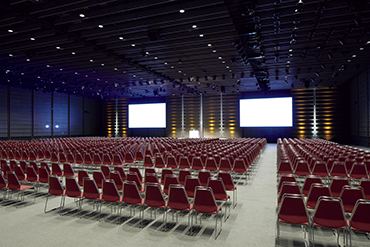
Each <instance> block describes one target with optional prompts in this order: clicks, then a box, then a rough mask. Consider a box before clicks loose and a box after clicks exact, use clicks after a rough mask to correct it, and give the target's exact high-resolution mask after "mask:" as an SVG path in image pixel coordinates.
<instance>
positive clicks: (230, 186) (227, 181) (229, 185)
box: [217, 171, 235, 191]
mask: <svg viewBox="0 0 370 247" xmlns="http://www.w3.org/2000/svg"><path fill="white" fill-rule="evenodd" d="M217 176H218V177H219V178H222V181H223V183H224V186H225V189H226V190H229V191H231V190H234V189H235V185H234V182H233V179H232V177H231V174H230V172H227V171H223V172H219V173H218V175H217Z"/></svg>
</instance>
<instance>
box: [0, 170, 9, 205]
mask: <svg viewBox="0 0 370 247" xmlns="http://www.w3.org/2000/svg"><path fill="white" fill-rule="evenodd" d="M0 190H2V191H3V201H5V197H6V194H7V192H8V184H7V183H6V181H5V178H4V176H3V173H2V172H0Z"/></svg>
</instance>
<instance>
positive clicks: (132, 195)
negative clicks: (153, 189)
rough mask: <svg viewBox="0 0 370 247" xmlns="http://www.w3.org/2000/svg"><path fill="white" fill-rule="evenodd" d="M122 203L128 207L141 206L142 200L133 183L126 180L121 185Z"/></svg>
mask: <svg viewBox="0 0 370 247" xmlns="http://www.w3.org/2000/svg"><path fill="white" fill-rule="evenodd" d="M123 202H124V203H126V204H130V205H141V204H142V198H141V196H140V193H139V189H138V188H137V185H136V182H135V181H128V180H126V181H125V182H124V184H123Z"/></svg>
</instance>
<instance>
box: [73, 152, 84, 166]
mask: <svg viewBox="0 0 370 247" xmlns="http://www.w3.org/2000/svg"><path fill="white" fill-rule="evenodd" d="M74 159H75V162H76V164H78V165H83V164H84V163H85V161H84V158H83V157H82V155H81V154H80V153H75V157H74Z"/></svg>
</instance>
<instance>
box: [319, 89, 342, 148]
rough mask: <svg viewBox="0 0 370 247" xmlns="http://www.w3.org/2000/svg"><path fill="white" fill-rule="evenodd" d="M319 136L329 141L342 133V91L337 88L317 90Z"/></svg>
mask: <svg viewBox="0 0 370 247" xmlns="http://www.w3.org/2000/svg"><path fill="white" fill-rule="evenodd" d="M315 95H316V126H317V137H318V138H321V139H325V140H329V141H333V140H336V139H337V138H338V136H339V135H340V134H341V119H340V115H339V112H340V110H341V109H340V93H339V91H338V90H337V89H336V88H334V89H333V88H332V89H320V90H316V92H315Z"/></svg>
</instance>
